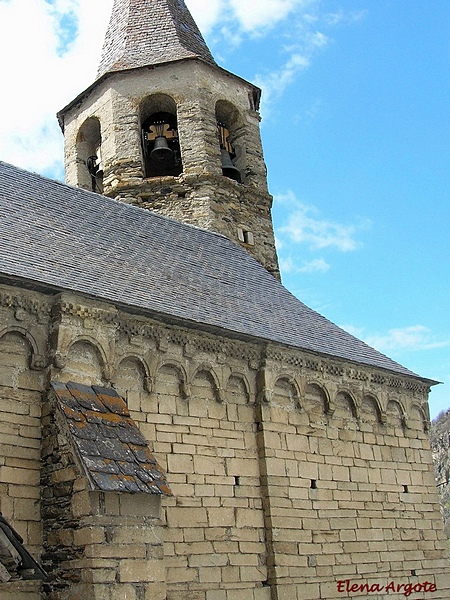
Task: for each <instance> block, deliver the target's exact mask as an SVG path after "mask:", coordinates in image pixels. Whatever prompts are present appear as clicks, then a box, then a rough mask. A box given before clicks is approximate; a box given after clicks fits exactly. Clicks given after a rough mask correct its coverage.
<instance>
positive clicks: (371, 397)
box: [360, 393, 386, 424]
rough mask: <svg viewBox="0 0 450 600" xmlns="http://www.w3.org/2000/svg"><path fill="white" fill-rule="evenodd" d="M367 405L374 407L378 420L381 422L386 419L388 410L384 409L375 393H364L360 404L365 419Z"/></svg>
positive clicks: (362, 416)
mask: <svg viewBox="0 0 450 600" xmlns="http://www.w3.org/2000/svg"><path fill="white" fill-rule="evenodd" d="M365 406H370V407H373V409H374V412H375V415H376V418H377V421H378V422H379V423H380V424H383V423H385V421H386V412H385V411H384V410H383V408H382V405H381V402H380V400H379V398H378V396H377V395H375V394H373V393H365V394H363V395H362V399H361V404H360V416H361V418H362V419H364V412H365Z"/></svg>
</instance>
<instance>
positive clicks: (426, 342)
mask: <svg viewBox="0 0 450 600" xmlns="http://www.w3.org/2000/svg"><path fill="white" fill-rule="evenodd" d="M341 327H342V329H345V330H346V331H348V332H349V333H351V334H352V335H355V336H356V337H359V338H360V339H363V340H364V341H365V342H366V343H367V344H369V346H373V347H374V348H377V349H378V350H380V351H381V352H398V351H401V350H403V351H404V350H408V351H420V350H432V349H434V348H443V347H446V346H450V340H442V339H438V338H437V337H436V335H435V334H433V332H432V331H431V330H430V329H428V327H425V326H424V325H410V326H408V327H403V328H402V327H399V328H393V329H389V331H387V333H383V334H367V333H366V332H365V330H364V329H362V328H356V327H353V326H352V325H342V326H341Z"/></svg>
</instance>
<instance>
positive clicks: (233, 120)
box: [216, 100, 245, 183]
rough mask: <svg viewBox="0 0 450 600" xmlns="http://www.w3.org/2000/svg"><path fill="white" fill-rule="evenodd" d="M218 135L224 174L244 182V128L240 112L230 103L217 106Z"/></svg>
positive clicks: (220, 101) (222, 101)
mask: <svg viewBox="0 0 450 600" xmlns="http://www.w3.org/2000/svg"><path fill="white" fill-rule="evenodd" d="M216 121H217V135H218V138H219V145H220V158H221V161H222V174H223V175H224V176H225V177H229V178H230V179H234V180H235V181H238V182H239V183H242V182H243V173H244V172H245V148H244V127H243V122H242V119H241V117H240V114H239V112H238V110H237V109H236V108H235V107H234V106H233V105H232V104H230V103H229V102H226V101H225V100H219V102H217V104H216Z"/></svg>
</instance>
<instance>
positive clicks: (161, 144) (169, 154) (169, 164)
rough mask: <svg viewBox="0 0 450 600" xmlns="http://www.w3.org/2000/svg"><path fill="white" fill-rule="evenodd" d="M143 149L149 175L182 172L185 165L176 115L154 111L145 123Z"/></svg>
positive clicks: (155, 175)
mask: <svg viewBox="0 0 450 600" xmlns="http://www.w3.org/2000/svg"><path fill="white" fill-rule="evenodd" d="M142 150H143V154H144V160H145V172H146V176H147V177H162V176H165V175H172V176H175V177H176V176H177V175H180V174H181V172H182V169H183V167H182V163H181V152H180V144H179V140H178V131H177V121H176V117H175V116H174V115H172V114H170V113H167V112H158V113H154V114H153V115H151V116H150V117H149V118H148V119H147V120H146V121H145V122H144V123H143V125H142Z"/></svg>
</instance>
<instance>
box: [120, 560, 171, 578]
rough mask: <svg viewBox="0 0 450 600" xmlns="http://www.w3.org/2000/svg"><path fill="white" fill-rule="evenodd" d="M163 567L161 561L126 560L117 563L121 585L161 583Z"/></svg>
mask: <svg viewBox="0 0 450 600" xmlns="http://www.w3.org/2000/svg"><path fill="white" fill-rule="evenodd" d="M164 579H165V567H164V561H162V560H141V559H127V560H122V561H120V563H119V581H120V582H121V583H127V582H130V583H137V582H141V581H143V582H147V581H148V582H163V581H164Z"/></svg>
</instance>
